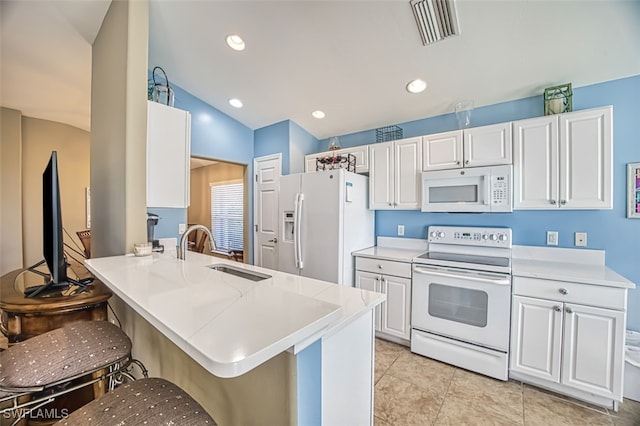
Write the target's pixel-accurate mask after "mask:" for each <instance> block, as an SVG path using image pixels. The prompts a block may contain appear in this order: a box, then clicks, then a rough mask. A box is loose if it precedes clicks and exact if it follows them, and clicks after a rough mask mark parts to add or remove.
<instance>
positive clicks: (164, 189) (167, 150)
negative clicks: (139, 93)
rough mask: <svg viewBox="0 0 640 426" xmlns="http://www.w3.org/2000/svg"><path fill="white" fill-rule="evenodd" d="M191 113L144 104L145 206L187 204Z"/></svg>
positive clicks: (184, 205)
mask: <svg viewBox="0 0 640 426" xmlns="http://www.w3.org/2000/svg"><path fill="white" fill-rule="evenodd" d="M190 157H191V114H189V112H188V111H183V110H180V109H177V108H172V107H169V106H167V105H162V104H159V103H157V102H151V101H149V102H148V104H147V207H181V208H186V207H188V206H189V175H190V167H189V162H190Z"/></svg>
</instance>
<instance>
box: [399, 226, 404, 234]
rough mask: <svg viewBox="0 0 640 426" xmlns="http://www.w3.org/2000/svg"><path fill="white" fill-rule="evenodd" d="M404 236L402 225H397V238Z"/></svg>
mask: <svg viewBox="0 0 640 426" xmlns="http://www.w3.org/2000/svg"><path fill="white" fill-rule="evenodd" d="M403 235H404V225H398V236H399V237H402V236H403Z"/></svg>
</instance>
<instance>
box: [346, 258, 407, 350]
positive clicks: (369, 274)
mask: <svg viewBox="0 0 640 426" xmlns="http://www.w3.org/2000/svg"><path fill="white" fill-rule="evenodd" d="M356 287H358V288H362V289H365V290H371V291H377V292H379V293H384V294H386V295H387V300H386V302H384V303H383V304H382V305H380V306H378V307H376V313H375V330H376V334H378V335H380V337H383V338H384V337H386V338H390V339H391V340H394V341H397V342H401V343H405V344H406V343H408V341H409V339H410V338H411V325H410V318H411V263H408V262H397V261H391V260H381V259H372V258H365V257H356ZM398 339H399V340H398Z"/></svg>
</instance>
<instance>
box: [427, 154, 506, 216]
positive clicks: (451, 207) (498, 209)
mask: <svg viewBox="0 0 640 426" xmlns="http://www.w3.org/2000/svg"><path fill="white" fill-rule="evenodd" d="M512 170H513V168H512V166H511V165H502V166H490V167H473V168H463V169H455V170H436V171H431V172H423V173H422V211H423V212H471V213H482V212H489V213H503V212H511V211H513V201H512V200H513V180H512V174H513V173H512Z"/></svg>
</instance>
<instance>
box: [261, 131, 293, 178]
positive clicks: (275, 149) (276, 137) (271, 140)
mask: <svg viewBox="0 0 640 426" xmlns="http://www.w3.org/2000/svg"><path fill="white" fill-rule="evenodd" d="M289 123H290V122H289V120H285V121H281V122H279V123H275V124H272V125H270V126H266V127H262V128H260V129H257V130H256V131H255V133H254V134H255V142H254V145H255V148H254V153H255V157H263V156H265V155H271V154H277V153H282V174H283V175H287V174H289V165H290V163H291V161H290V156H289Z"/></svg>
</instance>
